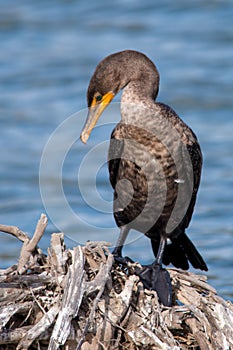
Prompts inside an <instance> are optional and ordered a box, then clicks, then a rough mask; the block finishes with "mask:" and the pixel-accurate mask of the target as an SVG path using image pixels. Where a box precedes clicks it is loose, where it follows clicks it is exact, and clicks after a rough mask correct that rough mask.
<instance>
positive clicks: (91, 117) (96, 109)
mask: <svg viewBox="0 0 233 350" xmlns="http://www.w3.org/2000/svg"><path fill="white" fill-rule="evenodd" d="M114 96H115V95H114V93H113V92H112V91H110V92H108V93H107V94H105V95H104V96H103V97H102V99H101V101H100V102H97V101H96V99H95V98H94V99H93V101H92V103H91V106H90V107H89V112H88V116H87V120H86V123H85V125H84V127H83V130H82V132H81V135H80V139H81V141H82V142H83V143H86V142H87V140H88V138H89V136H90V134H91V132H92V129H93V128H94V127H95V125H96V123H97V121H98V119H99V117H100V116H101V114H102V113H103V111H104V110H105V108H106V107H107V106H108V105H109V103H110V102H111V101H112V99H113V97H114Z"/></svg>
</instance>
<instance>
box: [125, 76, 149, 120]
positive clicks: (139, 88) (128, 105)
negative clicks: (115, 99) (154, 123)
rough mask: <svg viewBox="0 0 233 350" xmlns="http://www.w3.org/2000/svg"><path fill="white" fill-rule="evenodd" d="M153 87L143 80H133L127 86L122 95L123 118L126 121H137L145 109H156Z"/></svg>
mask: <svg viewBox="0 0 233 350" xmlns="http://www.w3.org/2000/svg"><path fill="white" fill-rule="evenodd" d="M153 95H154V94H153V89H152V88H151V89H150V86H149V85H147V84H142V82H137V81H131V82H130V83H129V84H128V85H126V86H125V88H124V89H123V92H122V96H121V119H122V122H124V123H129V122H131V121H135V117H136V116H137V115H142V113H141V112H142V111H143V109H151V108H152V109H154V108H155V101H154V96H153Z"/></svg>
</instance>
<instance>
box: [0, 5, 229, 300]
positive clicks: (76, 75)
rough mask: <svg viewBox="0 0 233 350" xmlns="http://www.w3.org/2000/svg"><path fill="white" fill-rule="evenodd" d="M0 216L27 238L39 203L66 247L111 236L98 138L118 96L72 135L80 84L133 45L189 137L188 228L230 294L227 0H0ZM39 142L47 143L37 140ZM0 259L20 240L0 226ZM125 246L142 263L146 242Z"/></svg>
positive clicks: (14, 251)
mask: <svg viewBox="0 0 233 350" xmlns="http://www.w3.org/2000/svg"><path fill="white" fill-rule="evenodd" d="M0 6H1V12H0V42H1V51H0V128H1V138H0V147H1V152H0V164H1V166H0V184H1V185H0V223H2V224H6V225H16V226H18V227H20V229H21V230H23V231H25V232H28V233H29V234H30V235H32V233H33V231H34V229H35V226H36V223H37V220H38V218H39V217H40V214H41V213H42V212H45V213H47V215H48V216H49V225H48V228H47V231H46V234H45V236H44V237H43V238H42V240H41V242H40V247H41V248H42V249H44V250H46V248H47V246H48V245H49V241H50V235H51V233H52V232H57V231H61V230H62V231H64V232H65V234H66V243H67V245H68V246H73V245H75V244H77V242H78V243H85V242H86V241H87V240H88V239H90V240H105V241H110V242H111V243H112V244H114V242H115V240H116V237H117V234H118V229H117V228H116V225H115V222H114V220H113V217H112V213H111V207H112V203H111V201H112V189H111V187H110V185H109V180H108V172H107V165H106V159H107V145H108V142H107V140H108V139H109V137H110V133H111V130H112V129H113V127H114V123H116V122H117V121H118V120H119V118H120V116H119V109H118V107H119V106H118V102H119V100H120V96H118V97H116V98H115V102H116V103H113V104H112V106H111V107H110V108H109V109H108V110H107V111H106V113H104V115H103V118H101V121H100V123H99V124H98V127H97V128H96V129H95V130H94V132H93V134H92V136H91V138H90V140H89V142H88V145H86V146H85V145H83V144H82V143H81V142H80V140H79V134H80V131H81V128H82V126H83V123H84V121H85V117H86V89H87V86H88V83H89V79H90V77H91V75H92V73H93V70H94V68H95V66H96V64H97V63H98V62H99V61H100V60H101V59H102V58H103V57H105V56H106V55H108V54H110V53H112V52H116V51H120V50H124V49H134V50H139V51H142V52H144V53H146V54H147V55H148V56H149V57H150V58H151V59H152V61H153V62H154V63H155V64H156V65H157V67H158V70H159V72H160V78H161V85H160V92H159V96H158V101H161V102H164V103H167V104H169V105H170V106H172V107H173V108H174V109H175V110H176V112H177V113H178V114H179V115H180V117H182V119H183V120H184V121H185V122H186V123H188V124H189V125H190V126H191V127H192V129H193V130H194V131H195V133H196V134H197V136H198V138H199V141H200V144H201V147H202V151H203V155H204V167H203V174H202V182H201V187H200V190H199V196H198V201H197V204H196V208H195V213H194V216H193V219H192V222H191V225H190V227H189V229H188V230H187V233H188V234H189V236H190V237H191V238H192V240H193V242H195V245H196V246H197V247H198V249H199V251H200V252H201V253H202V255H203V257H204V258H205V260H206V262H207V264H208V267H209V272H208V273H207V275H208V278H209V282H210V283H211V285H213V286H214V287H215V288H216V289H217V290H218V292H219V293H220V295H222V296H223V297H225V298H227V299H230V300H233V214H232V212H233V116H232V111H233V98H232V96H233V79H232V78H233V50H232V45H233V25H232V18H233V17H232V15H233V3H232V1H193V2H189V3H187V2H186V1H182V0H178V1H176V2H171V1H152V0H151V1H150V0H149V1H144V2H143V1H137V0H136V1H132V0H127V1H122V0H116V1H114V2H109V1H105V0H100V1H98V2H97V3H94V2H87V1H84V0H80V1H77V2H75V1H50V2H47V1H40V2H31V1H29V0H28V1H20V2H19V1H16V0H9V1H2V0H1V1H0ZM46 145H47V146H46ZM39 180H40V181H39ZM0 242H1V245H0V268H6V267H8V266H10V265H12V264H14V263H15V262H16V261H17V258H18V256H19V249H20V243H19V242H17V241H16V239H14V238H13V237H10V236H9V235H6V234H3V233H0ZM128 243H129V244H127V246H126V247H125V249H124V253H125V254H127V255H130V256H131V257H132V258H134V259H136V260H139V261H140V262H141V263H149V262H151V261H152V260H153V255H152V251H151V248H150V242H149V240H148V239H147V238H145V237H143V236H142V235H140V234H138V233H134V232H132V234H130V237H129V240H128Z"/></svg>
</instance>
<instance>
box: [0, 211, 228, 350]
mask: <svg viewBox="0 0 233 350" xmlns="http://www.w3.org/2000/svg"><path fill="white" fill-rule="evenodd" d="M46 226H47V217H46V216H45V215H44V214H42V215H41V218H40V219H39V221H38V224H37V227H36V230H35V233H34V235H33V237H32V238H31V239H30V238H29V237H28V235H27V234H25V233H24V232H22V231H21V230H20V229H19V228H17V227H14V226H5V225H0V231H2V232H6V233H8V234H11V235H14V236H15V237H16V238H18V239H19V240H21V241H22V242H23V245H22V249H21V253H20V256H19V260H18V263H17V265H14V266H12V267H9V268H8V269H5V270H0V349H1V350H3V349H7V350H11V349H17V350H26V349H31V350H34V349H37V350H44V349H49V350H55V349H64V350H78V349H80V350H91V349H92V350H95V349H98V350H101V349H103V350H105V349H111V350H112V349H128V350H136V349H140V350H141V349H142V350H144V349H145V350H149V349H167V350H168V349H174V350H178V349H192V350H194V349H196V350H197V349H200V350H207V349H208V350H209V349H213V350H216V349H219V350H220V349H223V350H225V349H233V305H232V303H230V302H229V301H225V300H223V299H222V298H221V297H219V296H218V295H217V293H216V291H215V290H214V288H213V287H211V286H210V285H208V284H207V282H206V277H205V276H203V275H196V274H193V273H191V272H184V271H180V270H176V269H168V271H169V273H170V276H171V281H172V288H173V303H172V307H164V306H163V305H161V304H159V302H158V298H157V294H156V292H154V291H150V290H146V289H144V288H143V285H142V283H141V282H140V281H139V278H138V276H136V275H135V274H134V270H135V268H136V267H138V265H139V264H138V263H132V264H130V265H128V266H127V268H126V267H123V266H120V265H118V264H116V263H115V262H114V259H113V256H112V254H111V253H110V251H109V249H108V247H109V244H108V243H106V242H87V244H86V245H85V246H83V247H81V246H77V247H75V248H73V249H72V250H68V249H66V247H65V243H64V234H63V233H54V234H52V236H51V245H50V247H49V248H48V253H47V254H46V255H45V254H43V252H42V251H41V250H40V248H39V247H38V242H39V240H40V239H41V237H42V235H43V233H44V231H45V228H46Z"/></svg>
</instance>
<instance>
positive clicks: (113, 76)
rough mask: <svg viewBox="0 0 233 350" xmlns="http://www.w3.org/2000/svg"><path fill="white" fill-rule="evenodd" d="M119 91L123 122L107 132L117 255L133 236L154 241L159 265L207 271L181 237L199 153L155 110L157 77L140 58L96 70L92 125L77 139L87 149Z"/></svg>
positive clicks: (171, 118) (121, 55)
mask: <svg viewBox="0 0 233 350" xmlns="http://www.w3.org/2000/svg"><path fill="white" fill-rule="evenodd" d="M121 89H123V93H122V98H121V122H120V123H119V124H118V125H117V126H116V128H115V129H114V130H113V132H112V136H111V142H110V147H109V156H108V158H109V161H108V166H109V174H110V182H111V184H112V187H113V189H114V217H115V220H116V223H117V225H118V226H119V227H120V229H121V234H120V237H119V239H118V242H117V247H116V249H115V250H114V253H115V254H116V255H121V250H122V246H123V244H124V241H125V238H126V236H127V234H128V231H129V230H130V229H132V228H133V229H136V230H138V231H140V232H142V233H144V234H146V235H147V236H148V237H149V238H150V239H151V243H152V248H153V251H154V254H155V256H156V257H157V262H158V263H161V260H162V261H163V263H164V264H166V265H167V264H169V263H172V264H173V265H174V266H176V267H180V268H182V269H188V267H189V263H188V262H190V263H191V264H192V265H193V267H195V268H198V269H201V270H207V266H206V264H205V262H204V260H203V259H202V257H201V255H200V254H199V253H198V251H197V250H196V248H195V247H194V245H193V244H192V242H191V241H190V240H189V238H188V237H187V235H186V234H185V229H186V228H187V227H188V225H189V223H190V220H191V217H192V214H193V209H194V205H195V202H196V195H197V191H198V187H199V183H200V177H201V167H202V155H201V150H200V146H199V143H198V141H197V138H196V136H195V134H194V133H193V132H192V130H191V129H190V128H189V127H188V126H187V125H186V124H185V123H184V122H183V121H182V120H181V119H180V118H179V117H178V115H177V114H176V113H175V112H174V111H173V110H172V109H171V108H170V107H168V106H167V105H165V104H162V103H158V102H155V99H156V97H157V94H158V89H159V74H158V71H157V69H156V67H155V65H154V64H153V63H152V62H151V61H150V60H149V59H148V58H147V57H146V56H145V55H143V54H142V53H140V52H136V51H131V50H127V51H122V52H118V53H116V54H113V55H110V56H108V57H106V58H105V59H104V60H103V61H101V62H100V63H99V65H98V66H97V68H96V70H95V72H94V74H93V76H92V78H91V81H90V84H89V87H88V92H87V101H88V107H89V117H88V120H87V123H86V125H85V127H84V129H83V132H82V134H81V139H82V140H83V141H84V142H86V141H87V139H88V137H89V134H90V132H91V130H92V128H93V127H94V125H95V123H96V121H97V119H98V117H99V116H100V114H101V113H102V111H103V109H104V108H105V107H106V105H107V104H108V103H109V102H110V101H111V100H112V98H113V97H114V96H115V95H116V94H117V93H118V92H119V91H120V90H121ZM93 120H94V121H93ZM167 239H169V241H170V243H169V244H168V243H167V242H168V241H167ZM158 250H159V251H158Z"/></svg>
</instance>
